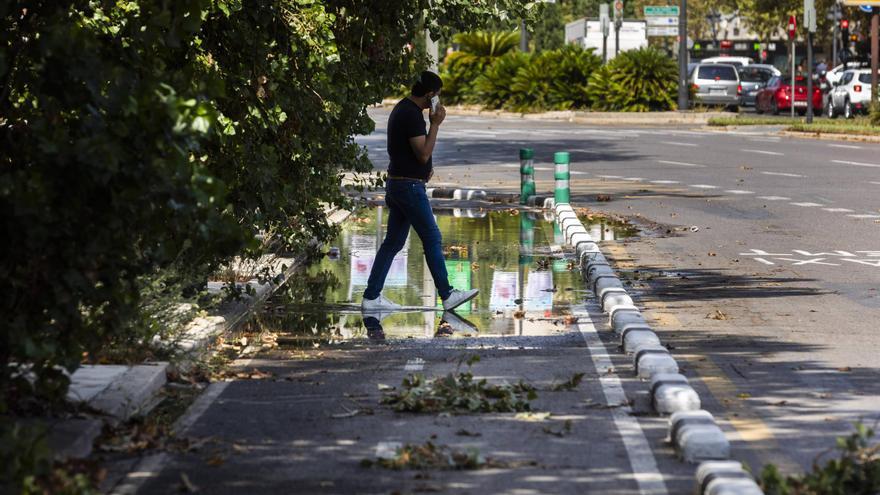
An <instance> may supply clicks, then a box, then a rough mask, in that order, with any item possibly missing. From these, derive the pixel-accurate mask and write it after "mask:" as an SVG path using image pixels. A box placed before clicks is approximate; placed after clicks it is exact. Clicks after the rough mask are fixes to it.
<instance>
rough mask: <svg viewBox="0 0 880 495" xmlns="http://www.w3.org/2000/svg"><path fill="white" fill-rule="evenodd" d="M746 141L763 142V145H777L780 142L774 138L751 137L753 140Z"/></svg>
mask: <svg viewBox="0 0 880 495" xmlns="http://www.w3.org/2000/svg"><path fill="white" fill-rule="evenodd" d="M748 140H749V141H760V142H764V143H778V142H779V141H781V139H780V138H774V137H753V138H748Z"/></svg>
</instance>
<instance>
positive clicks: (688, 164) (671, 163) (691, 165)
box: [657, 160, 706, 168]
mask: <svg viewBox="0 0 880 495" xmlns="http://www.w3.org/2000/svg"><path fill="white" fill-rule="evenodd" d="M657 163H662V164H664V165H678V166H679V167H696V168H706V166H705V165H700V164H699V163H688V162H674V161H670V160H657Z"/></svg>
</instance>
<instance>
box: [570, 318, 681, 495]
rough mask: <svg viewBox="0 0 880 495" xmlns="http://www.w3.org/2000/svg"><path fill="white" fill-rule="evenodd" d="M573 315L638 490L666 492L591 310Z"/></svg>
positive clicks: (662, 494)
mask: <svg viewBox="0 0 880 495" xmlns="http://www.w3.org/2000/svg"><path fill="white" fill-rule="evenodd" d="M573 316H575V317H576V318H577V328H578V331H580V333H581V337H583V339H584V342H585V343H586V344H587V350H588V351H589V353H590V359H592V361H593V366H594V367H595V368H596V373H598V374H599V383H600V385H601V386H602V393H603V394H604V395H605V403H606V405H608V406H612V407H610V408H609V409H610V411H611V416H612V417H613V418H614V425H615V426H616V427H617V432H618V434H620V438H621V440H623V446H624V447H625V448H626V454H627V456H629V463H630V467H631V468H632V472H633V478H635V481H636V484H638V487H639V493H641V494H643V495H649V494H650V495H666V494H668V493H669V492H668V491H667V489H666V483H664V482H663V475H662V474H660V470H659V469H658V468H657V460H656V459H655V458H654V452H653V451H652V450H651V445H650V444H649V443H648V439H647V437H645V432H644V431H642V427H641V425H640V424H639V420H638V418H636V417H634V416H632V407H630V406H629V405H627V404H629V399H627V397H626V393H625V392H624V391H623V384H622V383H621V382H620V378H618V376H617V374H616V373H615V368H614V364H613V363H612V362H611V357H610V356H609V355H608V350H607V349H605V344H603V343H602V340H601V339H600V338H599V334H598V332H597V331H596V327H595V325H594V324H593V320H592V319H591V318H590V313H589V312H588V311H587V309H586V307H581V309H580V310H578V311H576V312H575V314H574V315H573ZM617 406H620V407H617Z"/></svg>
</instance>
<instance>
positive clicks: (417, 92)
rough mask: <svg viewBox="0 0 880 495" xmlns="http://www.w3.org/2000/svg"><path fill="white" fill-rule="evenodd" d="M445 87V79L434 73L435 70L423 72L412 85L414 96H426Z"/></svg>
mask: <svg viewBox="0 0 880 495" xmlns="http://www.w3.org/2000/svg"><path fill="white" fill-rule="evenodd" d="M442 87H443V80H442V79H440V76H438V75H437V74H434V73H433V72H431V71H429V70H426V71H424V72H422V75H420V76H419V79H418V80H417V81H416V82H415V84H413V86H412V95H413V96H425V95H426V94H428V93H430V92H432V91H433V92H434V93H436V92H437V91H440V88H442Z"/></svg>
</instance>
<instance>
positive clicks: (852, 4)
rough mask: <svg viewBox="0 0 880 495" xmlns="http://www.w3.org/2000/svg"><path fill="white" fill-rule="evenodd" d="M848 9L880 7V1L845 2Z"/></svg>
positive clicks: (844, 0)
mask: <svg viewBox="0 0 880 495" xmlns="http://www.w3.org/2000/svg"><path fill="white" fill-rule="evenodd" d="M841 3H842V4H843V5H845V6H846V7H862V6H864V7H880V0H843V2H841Z"/></svg>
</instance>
